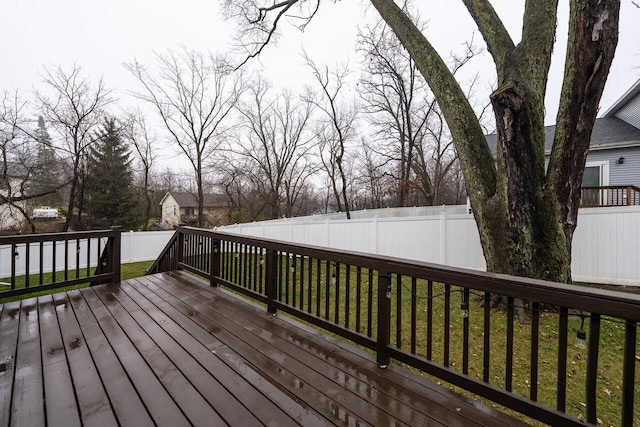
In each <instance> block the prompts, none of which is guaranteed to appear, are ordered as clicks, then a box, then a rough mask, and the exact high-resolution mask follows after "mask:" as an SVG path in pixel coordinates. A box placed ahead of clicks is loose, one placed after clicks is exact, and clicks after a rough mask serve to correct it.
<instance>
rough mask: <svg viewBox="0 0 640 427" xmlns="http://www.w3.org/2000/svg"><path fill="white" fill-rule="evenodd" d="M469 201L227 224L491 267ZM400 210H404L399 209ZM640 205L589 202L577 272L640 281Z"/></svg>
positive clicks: (595, 279)
mask: <svg viewBox="0 0 640 427" xmlns="http://www.w3.org/2000/svg"><path fill="white" fill-rule="evenodd" d="M465 210H466V206H455V207H439V208H429V209H416V208H402V209H401V208H395V209H392V210H389V209H378V210H367V211H359V212H356V213H354V215H353V216H352V218H356V219H352V220H346V219H344V218H343V217H341V216H337V215H335V214H332V215H328V216H313V217H304V218H292V219H282V220H274V221H265V222H256V223H250V224H239V225H233V226H225V227H221V228H220V230H221V231H226V232H229V233H237V234H243V235H247V236H254V237H264V238H270V239H276V240H281V241H285V242H293V243H300V244H305V245H314V246H323V247H328V248H333V249H343V250H350V251H357V252H364V253H372V254H376V255H385V256H393V257H398V258H404V259H408V260H417V261H426V262H433V263H439V264H444V265H448V266H452V267H464V268H472V269H476V270H482V271H484V270H486V263H485V260H484V256H483V255H482V246H481V245H480V237H479V234H478V229H477V227H476V224H475V221H474V219H473V215H472V214H469V213H465ZM392 214H393V215H396V216H392ZM639 242H640V207H638V206H629V207H609V208H583V209H581V210H580V213H579V217H578V227H577V229H576V232H575V234H574V239H573V253H572V272H573V277H574V280H576V281H581V282H591V283H606V284H620V285H634V286H640V261H639V259H640V243H639Z"/></svg>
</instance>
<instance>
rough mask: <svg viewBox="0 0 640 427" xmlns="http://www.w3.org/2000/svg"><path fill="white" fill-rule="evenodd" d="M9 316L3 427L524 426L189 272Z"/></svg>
mask: <svg viewBox="0 0 640 427" xmlns="http://www.w3.org/2000/svg"><path fill="white" fill-rule="evenodd" d="M0 311H1V317H0V426H8V425H16V426H18V425H24V426H44V425H48V426H76V425H105V426H106V425H123V426H143V425H167V426H172V427H173V426H182V425H208V426H218V425H232V426H257V425H267V426H288V425H303V426H316V425H348V426H361V425H373V426H386V425H408V426H438V425H442V426H487V425H491V426H500V425H504V426H507V425H508V426H513V425H521V424H522V423H520V422H518V421H516V420H514V419H512V418H509V417H507V416H505V415H504V414H501V413H498V412H496V411H494V410H493V409H491V408H488V407H486V406H483V405H481V404H479V403H478V402H475V401H473V400H470V399H466V398H463V397H460V396H458V395H457V394H454V393H452V392H451V391H449V390H447V389H445V388H444V387H441V386H439V385H437V384H435V383H433V382H430V381H427V380H426V379H424V378H421V377H419V376H416V375H413V374H411V373H409V372H408V371H406V370H403V369H401V368H399V367H397V366H390V367H388V368H387V369H380V368H379V367H378V366H377V365H376V363H375V357H374V356H372V355H369V354H367V353H365V352H363V351H360V350H358V349H356V348H353V347H351V346H349V345H347V344H344V343H342V342H339V341H337V340H335V339H333V338H331V337H329V336H326V335H324V334H322V333H320V332H318V331H316V330H313V329H311V328H308V327H305V326H303V325H301V324H299V323H297V322H294V321H292V320H289V319H287V318H285V317H283V316H277V317H273V316H271V315H269V314H267V313H266V311H265V310H264V309H263V308H261V307H257V306H256V305H253V304H251V303H248V302H245V300H242V299H240V298H238V297H235V296H233V295H231V294H229V293H227V292H225V291H223V290H220V289H217V288H209V287H207V286H206V285H204V284H203V282H201V281H199V280H198V279H195V278H193V277H192V276H188V275H186V274H183V273H168V274H167V273H163V274H158V275H153V276H146V277H142V278H138V279H133V280H128V281H125V282H122V283H121V284H119V285H102V286H96V287H92V288H87V289H83V290H80V291H70V292H66V293H58V294H55V295H50V296H45V297H40V298H37V299H26V300H23V301H18V302H12V303H7V304H5V305H0Z"/></svg>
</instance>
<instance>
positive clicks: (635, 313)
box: [149, 227, 640, 426]
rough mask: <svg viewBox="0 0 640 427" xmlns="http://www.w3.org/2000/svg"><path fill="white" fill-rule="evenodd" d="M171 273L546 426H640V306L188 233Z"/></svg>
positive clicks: (600, 294)
mask: <svg viewBox="0 0 640 427" xmlns="http://www.w3.org/2000/svg"><path fill="white" fill-rule="evenodd" d="M175 269H184V270H187V271H189V272H192V273H194V274H197V275H200V276H202V277H204V278H206V279H207V280H208V281H209V283H210V284H211V285H212V286H220V285H222V286H225V287H227V288H229V289H231V290H233V291H236V292H239V293H242V294H244V295H246V296H249V297H251V298H253V299H255V300H257V301H260V302H262V303H264V304H265V305H266V307H267V310H268V311H269V312H271V313H276V312H277V311H281V312H285V313H288V314H289V315H292V316H294V317H296V318H299V319H301V320H304V321H306V322H309V323H311V324H314V325H316V326H318V327H321V328H324V329H325V330H327V331H329V332H332V333H334V334H337V335H339V336H341V337H343V338H346V339H348V340H350V341H352V342H354V343H356V344H358V345H361V346H363V347H365V348H368V349H369V350H371V351H372V352H374V353H375V354H376V357H377V361H378V363H379V364H380V365H381V366H386V365H387V364H388V363H390V361H391V360H392V359H395V360H396V361H399V362H402V363H405V364H406V365H409V366H411V367H413V368H415V369H418V370H420V371H422V372H424V373H426V374H429V375H432V376H434V377H436V378H438V379H440V380H443V381H446V382H448V383H450V384H451V385H454V386H457V387H460V388H462V389H465V390H467V391H470V392H472V393H475V394H476V395H478V396H481V397H484V398H486V399H490V400H492V401H494V402H496V403H498V404H500V405H503V406H505V407H507V408H510V409H513V410H515V411H517V412H520V413H522V414H524V415H526V416H528V417H531V418H534V419H536V420H539V421H542V422H544V423H547V424H551V425H575V426H578V425H584V424H583V421H587V422H588V423H591V424H596V423H597V422H598V420H599V419H601V418H604V419H601V421H603V422H604V424H606V425H609V424H613V425H623V426H632V425H633V421H634V419H636V420H637V419H640V407H639V405H635V404H634V398H635V396H636V395H637V394H638V393H639V392H640V381H636V364H637V363H638V360H639V359H638V356H636V348H637V341H638V340H637V334H636V329H637V322H638V321H640V296H638V295H632V294H626V293H621V292H614V291H606V290H599V289H593V288H584V287H578V286H572V285H564V284H557V283H550V282H544V281H540V280H533V279H524V278H518V277H512V276H506V275H499V274H490V273H480V272H475V271H471V270H464V269H456V268H450V267H444V266H439V265H434V264H428V263H421V262H408V261H404V260H401V259H393V258H385V257H380V256H374V255H366V254H359V253H352V252H344V251H336V250H326V249H322V248H317V247H307V246H301V245H296V244H289V243H284V242H278V241H272V240H263V239H255V238H250V237H245V236H238V235H231V234H226V233H218V232H213V231H208V230H201V229H195V228H188V227H185V228H178V230H177V232H176V234H175V236H174V238H173V239H172V241H171V242H170V243H169V244H168V245H167V247H166V248H165V250H164V251H163V253H162V255H161V256H160V257H159V258H158V261H156V263H155V264H154V265H153V266H152V268H151V269H150V270H149V273H158V272H162V271H171V270H175ZM496 305H498V308H497V309H496V307H495V306H496ZM519 312H521V313H524V314H525V315H528V318H529V319H530V320H529V322H528V324H521V323H520V322H518V321H517V317H518V313H519ZM574 341H575V345H574ZM549 396H552V398H550V397H549ZM602 407H605V408H607V409H606V414H607V415H610V414H611V413H613V414H614V415H613V419H608V418H606V417H604V416H603V415H602V413H604V412H605V411H603V410H599V408H602ZM612 408H613V409H612Z"/></svg>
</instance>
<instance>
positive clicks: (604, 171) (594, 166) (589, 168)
mask: <svg viewBox="0 0 640 427" xmlns="http://www.w3.org/2000/svg"><path fill="white" fill-rule="evenodd" d="M607 185H609V162H607V161H604V162H587V164H586V165H585V167H584V174H583V175H582V186H583V187H604V186H607Z"/></svg>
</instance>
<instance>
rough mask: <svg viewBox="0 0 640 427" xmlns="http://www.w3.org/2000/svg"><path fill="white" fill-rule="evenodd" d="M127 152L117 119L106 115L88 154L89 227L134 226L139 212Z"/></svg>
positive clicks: (130, 227)
mask: <svg viewBox="0 0 640 427" xmlns="http://www.w3.org/2000/svg"><path fill="white" fill-rule="evenodd" d="M130 154H131V152H130V151H129V150H128V148H127V146H126V144H125V142H124V140H123V138H122V136H121V134H120V129H119V128H118V126H117V123H116V120H115V119H114V118H105V120H104V124H103V125H102V130H101V131H99V132H98V134H97V142H96V144H94V145H93V146H92V147H91V149H90V151H89V158H88V171H89V174H88V180H87V183H88V190H89V191H88V192H89V195H88V196H89V221H90V227H92V228H109V227H111V226H113V225H120V226H122V227H124V228H125V229H133V228H136V226H137V224H138V222H139V215H140V213H139V210H138V209H137V203H136V193H135V189H134V186H133V173H132V171H131V158H130Z"/></svg>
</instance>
